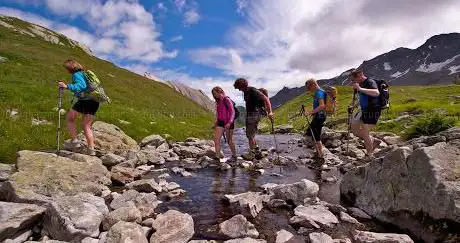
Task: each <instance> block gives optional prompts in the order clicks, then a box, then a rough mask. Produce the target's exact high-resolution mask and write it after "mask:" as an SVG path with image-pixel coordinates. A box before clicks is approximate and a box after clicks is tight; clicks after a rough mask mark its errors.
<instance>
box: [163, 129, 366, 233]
mask: <svg viewBox="0 0 460 243" xmlns="http://www.w3.org/2000/svg"><path fill="white" fill-rule="evenodd" d="M235 135H236V136H235V141H236V142H237V144H238V150H239V152H240V153H242V152H246V151H247V145H246V144H247V140H246V138H245V136H244V134H243V131H241V130H239V131H237V132H236V134H235ZM276 138H277V142H278V143H279V150H281V151H284V152H282V154H284V155H291V156H299V155H301V154H307V153H311V150H308V149H307V148H305V147H300V146H299V143H298V142H297V141H298V140H299V139H301V136H299V135H277V137H276ZM257 139H258V141H259V145H260V146H261V147H262V148H265V149H269V148H270V147H274V143H273V141H274V140H273V136H272V135H261V136H258V137H257ZM224 152H225V153H226V154H227V155H229V154H230V152H229V151H228V148H227V146H225V147H224ZM193 173H194V174H195V176H194V177H189V178H185V177H181V176H177V175H174V174H173V173H171V176H172V178H170V179H168V181H174V182H177V183H178V184H179V185H181V187H182V189H184V190H186V191H187V193H186V196H185V198H177V199H173V200H171V201H167V200H166V201H165V200H164V203H163V204H162V205H161V206H160V207H159V212H164V211H167V210H168V209H177V210H179V211H181V212H185V213H188V214H190V215H192V217H193V219H194V222H195V237H194V239H207V240H224V239H225V238H224V237H222V236H220V235H219V234H218V224H219V223H221V222H223V221H225V220H227V219H229V218H231V217H233V216H234V215H236V214H237V213H238V212H234V211H233V209H232V207H231V206H229V205H226V203H224V202H223V200H222V199H223V198H224V195H225V194H238V193H243V192H248V191H261V188H260V186H261V185H263V184H265V183H277V184H285V183H295V182H298V181H300V180H302V179H308V180H311V181H315V182H317V183H318V184H319V185H320V191H319V196H318V197H319V198H320V199H321V200H323V201H326V202H329V203H333V204H339V203H340V193H339V183H338V182H337V183H321V174H320V172H319V171H315V170H311V169H309V168H307V167H298V168H290V167H282V168H281V167H279V166H275V167H273V168H270V169H265V173H264V174H262V175H261V174H260V173H258V172H255V171H248V170H245V169H241V168H233V169H230V170H228V171H219V170H215V169H213V168H206V169H200V170H197V171H193ZM273 173H277V174H281V175H282V176H281V177H278V176H272V174H273ZM336 176H337V178H339V179H340V175H336ZM162 199H165V198H162ZM291 214H292V210H286V209H277V210H275V211H273V210H270V209H267V208H264V209H263V210H262V212H261V213H260V214H259V215H258V217H257V218H256V219H252V220H251V219H249V220H250V221H251V222H252V223H254V224H255V225H256V228H257V229H258V231H259V233H260V234H261V236H260V238H262V239H265V240H267V241H268V242H274V239H275V237H276V232H277V231H279V230H281V229H285V230H288V231H290V232H291V233H296V230H295V229H293V228H292V227H291V226H290V225H289V218H290V217H291V216H292V215H291ZM338 227H343V226H338ZM372 228H375V227H372ZM328 233H329V234H331V236H333V237H336V238H342V237H346V236H349V235H350V229H348V228H343V229H342V228H338V229H335V230H334V231H333V232H328Z"/></svg>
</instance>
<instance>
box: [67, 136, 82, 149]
mask: <svg viewBox="0 0 460 243" xmlns="http://www.w3.org/2000/svg"><path fill="white" fill-rule="evenodd" d="M70 146H72V148H73V149H79V148H81V146H82V144H81V141H80V140H78V139H77V138H76V139H72V140H71V141H70Z"/></svg>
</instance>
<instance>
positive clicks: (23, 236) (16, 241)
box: [2, 230, 33, 243]
mask: <svg viewBox="0 0 460 243" xmlns="http://www.w3.org/2000/svg"><path fill="white" fill-rule="evenodd" d="M32 234H33V232H32V230H27V231H25V232H23V233H20V234H19V235H16V236H14V237H11V238H9V239H6V240H4V241H2V243H23V242H26V241H27V240H28V239H29V237H31V236H32Z"/></svg>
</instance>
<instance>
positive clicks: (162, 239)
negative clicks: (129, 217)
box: [150, 210, 195, 243]
mask: <svg viewBox="0 0 460 243" xmlns="http://www.w3.org/2000/svg"><path fill="white" fill-rule="evenodd" d="M152 227H153V228H154V229H155V233H153V235H152V237H151V238H150V243H169V242H176V243H185V242H188V241H189V240H190V239H191V238H192V237H193V235H194V234H195V230H194V223H193V219H192V216H190V215H188V214H184V213H181V212H178V211H175V210H169V211H167V212H166V213H164V214H160V215H158V217H157V218H156V219H155V222H154V223H153V225H152Z"/></svg>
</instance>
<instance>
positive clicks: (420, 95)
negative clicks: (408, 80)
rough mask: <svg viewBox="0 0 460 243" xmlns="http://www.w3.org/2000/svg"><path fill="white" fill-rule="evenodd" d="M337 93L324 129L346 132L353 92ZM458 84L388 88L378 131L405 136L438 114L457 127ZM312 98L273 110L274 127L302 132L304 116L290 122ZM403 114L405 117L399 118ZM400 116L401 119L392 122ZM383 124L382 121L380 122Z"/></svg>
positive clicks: (341, 88)
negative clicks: (387, 103) (334, 108)
mask: <svg viewBox="0 0 460 243" xmlns="http://www.w3.org/2000/svg"><path fill="white" fill-rule="evenodd" d="M337 88H338V90H339V96H338V111H337V114H336V115H335V116H334V117H329V118H328V121H327V122H328V124H329V125H328V126H330V127H334V128H338V129H346V122H347V107H348V106H349V105H350V104H351V101H352V97H353V91H352V89H351V88H350V87H344V86H337ZM459 96H460V85H435V86H393V87H390V101H391V106H390V109H389V110H388V111H385V112H383V114H382V116H381V119H380V121H381V122H380V123H379V124H378V125H377V130H379V131H390V132H395V133H397V134H399V135H405V134H404V132H405V131H406V130H407V129H409V128H410V126H411V125H412V124H414V123H415V122H416V121H418V120H419V119H424V118H425V119H426V116H427V115H430V114H441V115H442V116H444V117H446V118H447V117H450V118H451V119H455V122H456V124H457V125H459V124H460V97H459ZM311 102H312V98H311V96H308V95H306V94H305V93H304V94H303V95H301V96H299V97H297V98H295V99H293V100H291V101H289V102H288V103H286V104H285V105H283V106H281V107H279V108H278V109H276V110H275V115H276V124H277V125H281V124H292V125H293V126H294V129H295V130H297V131H304V130H305V129H306V127H307V126H306V125H307V121H306V119H305V118H304V117H296V118H293V119H290V118H292V117H293V116H295V114H296V113H298V112H299V109H300V107H301V105H302V104H305V105H306V108H307V110H311V108H312V104H311ZM403 115H406V116H405V118H404V117H402V116H403ZM398 117H401V120H397V121H392V120H393V119H396V118H398ZM382 121H383V122H382Z"/></svg>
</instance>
